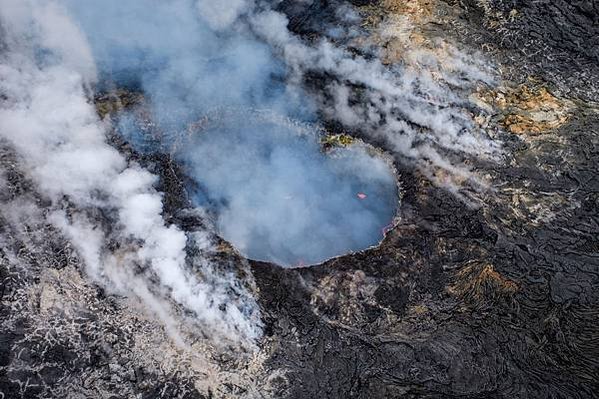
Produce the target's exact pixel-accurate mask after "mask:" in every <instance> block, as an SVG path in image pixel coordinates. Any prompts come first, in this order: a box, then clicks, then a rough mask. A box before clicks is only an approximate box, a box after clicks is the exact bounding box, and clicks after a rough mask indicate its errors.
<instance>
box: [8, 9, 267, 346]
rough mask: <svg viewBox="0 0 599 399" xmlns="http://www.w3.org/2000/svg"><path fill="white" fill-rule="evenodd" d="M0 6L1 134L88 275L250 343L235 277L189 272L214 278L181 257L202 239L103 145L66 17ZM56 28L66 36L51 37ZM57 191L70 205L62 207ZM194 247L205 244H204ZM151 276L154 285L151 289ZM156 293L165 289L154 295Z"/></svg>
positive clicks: (81, 48) (253, 325)
mask: <svg viewBox="0 0 599 399" xmlns="http://www.w3.org/2000/svg"><path fill="white" fill-rule="evenodd" d="M0 12H1V18H2V19H1V21H2V28H3V29H4V31H5V33H6V35H5V37H4V43H3V45H4V46H5V49H4V51H3V53H2V64H1V66H0V90H1V93H2V95H3V97H4V99H3V101H2V108H1V109H0V136H1V137H3V138H4V139H6V140H7V141H8V142H9V143H10V144H11V145H12V146H13V147H14V148H15V149H16V150H17V152H18V154H20V156H21V158H22V162H23V164H24V165H25V167H26V168H27V172H28V174H29V175H30V176H31V177H32V178H33V180H34V181H35V182H36V183H37V185H38V186H39V188H40V190H41V192H42V193H43V194H45V195H47V196H48V197H49V198H50V199H52V201H53V203H54V205H55V207H56V211H55V212H53V213H52V215H51V216H50V218H49V219H50V221H51V222H52V223H53V224H54V225H56V226H57V227H59V228H60V229H61V230H62V231H63V232H64V234H65V235H66V236H67V237H69V238H70V239H71V240H72V242H73V244H74V245H75V246H76V248H77V249H78V251H79V253H80V255H81V256H82V258H83V260H84V262H85V265H86V267H87V272H88V274H89V275H90V276H91V277H92V278H94V279H95V280H96V281H97V282H99V283H104V284H105V285H106V286H107V287H108V288H112V289H116V290H117V292H119V293H124V294H131V293H135V294H137V295H139V296H142V299H144V300H145V301H146V303H148V304H150V305H151V304H155V306H154V307H153V310H154V311H156V312H157V314H164V313H165V312H164V309H162V308H160V307H162V306H165V304H164V303H162V302H161V301H160V300H159V299H157V298H156V297H155V295H158V294H166V295H168V297H170V298H171V299H172V300H174V301H175V302H176V303H177V304H179V305H180V306H183V307H184V308H185V309H186V310H187V311H191V312H193V314H194V318H195V320H196V321H197V322H198V323H199V324H200V326H201V328H203V329H204V331H205V332H206V333H208V334H211V335H213V336H218V337H220V338H227V339H229V340H231V341H233V342H240V341H241V342H242V343H251V342H252V341H253V340H255V339H256V338H257V337H258V336H259V335H260V323H259V319H258V318H257V315H256V314H255V309H252V308H253V307H255V305H252V302H253V300H252V299H251V298H250V297H249V296H248V297H247V298H243V302H245V303H243V304H242V303H241V301H239V302H240V303H236V299H235V298H231V297H230V295H229V294H227V291H229V290H230V288H231V285H236V284H237V283H236V282H235V281H234V279H233V276H220V280H219V278H214V276H212V277H211V281H208V282H207V281H205V280H206V279H204V280H200V279H199V278H198V277H197V276H196V275H194V274H193V273H192V270H194V269H196V270H197V269H199V270H202V272H203V273H204V275H205V276H209V277H210V275H211V274H212V269H211V268H212V266H211V265H210V264H209V263H208V261H207V259H203V258H189V257H186V253H185V248H186V245H188V241H190V240H194V241H197V240H196V237H197V238H202V236H201V235H200V236H197V235H196V237H187V236H186V235H185V233H184V232H182V231H181V230H180V229H178V228H177V227H175V226H172V225H171V226H166V225H165V222H164V220H163V218H162V216H161V213H162V198H161V195H160V193H158V192H156V191H155V189H154V188H153V185H154V184H155V182H156V177H155V176H153V175H151V174H150V173H148V172H147V171H144V170H142V169H140V168H139V166H136V165H134V164H127V161H126V160H125V158H124V157H123V156H122V155H120V154H119V153H118V152H117V151H116V150H115V149H114V148H112V147H111V146H109V145H108V144H107V143H106V139H105V130H106V127H105V126H104V125H103V124H102V123H101V122H100V121H99V120H98V117H97V115H96V113H95V109H94V107H93V105H92V104H90V102H89V99H88V97H87V95H86V90H87V89H88V88H89V87H90V85H91V84H92V83H93V82H94V80H95V72H94V71H95V67H94V64H93V62H92V61H91V60H92V58H91V57H90V56H89V55H90V54H91V53H90V50H89V48H88V46H87V45H86V39H85V37H84V36H83V35H82V34H81V33H80V31H79V29H78V28H77V26H76V25H75V24H74V23H73V22H72V21H71V19H70V18H69V17H68V14H67V13H66V12H65V11H64V9H62V8H61V7H59V6H56V5H54V4H51V3H47V4H46V3H45V2H41V3H40V2H23V1H20V0H15V1H11V0H3V1H2V3H1V7H0ZM32 32H33V34H32ZM63 34H68V36H69V37H68V39H67V40H60V39H59V38H60V37H62V35H63ZM79 55H81V56H82V58H79V57H78V56H79ZM86 60H87V62H84V61H86ZM65 197H66V198H68V201H70V202H71V203H72V207H67V208H66V209H65V207H64V205H63V203H64V202H63V199H64V198H65ZM96 210H99V211H101V212H105V213H106V214H114V215H115V217H114V218H113V219H112V222H113V223H114V225H113V226H111V227H110V229H109V230H110V231H107V230H105V229H104V228H103V227H102V225H101V221H98V220H97V219H96V218H95V217H94V214H95V213H97V211H96ZM109 239H117V240H118V242H119V243H120V248H119V250H117V251H109V250H107V248H106V246H107V243H108V241H109ZM194 244H195V245H196V246H197V245H202V246H204V248H202V249H204V250H209V248H205V245H206V244H205V243H202V242H195V243H194ZM188 263H189V264H191V265H189V264H188ZM136 265H137V266H139V267H141V268H142V269H141V270H143V268H144V267H149V270H148V271H146V272H143V273H145V274H147V278H141V276H140V273H142V272H139V271H136V270H137V269H138V268H136V267H135V266H136ZM190 266H191V267H190ZM151 276H154V278H157V279H158V281H159V282H160V285H159V286H158V287H157V288H156V287H153V286H152V284H151V283H150V280H151V278H152V277H151ZM237 285H238V284H237ZM236 288H237V291H238V292H239V288H240V287H239V286H237V287H236ZM157 289H158V290H162V291H164V292H153V291H156V290H157ZM242 295H243V294H242ZM242 307H243V309H244V310H242ZM248 309H250V310H249V311H248Z"/></svg>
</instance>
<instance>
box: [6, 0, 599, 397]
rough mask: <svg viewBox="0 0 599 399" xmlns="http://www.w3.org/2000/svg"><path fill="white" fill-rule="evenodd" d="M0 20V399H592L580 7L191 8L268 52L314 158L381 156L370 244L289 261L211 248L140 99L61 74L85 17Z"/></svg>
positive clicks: (586, 59)
mask: <svg viewBox="0 0 599 399" xmlns="http://www.w3.org/2000/svg"><path fill="white" fill-rule="evenodd" d="M66 3H68V2H66ZM133 3H135V2H133ZM175 3H177V2H174V4H175ZM179 3H186V2H185V1H181V2H179ZM194 3H195V2H194ZM0 4H1V8H0V10H1V11H2V12H1V13H0V15H1V16H2V26H1V27H2V32H3V35H2V37H4V39H3V40H2V47H1V48H0V51H2V65H1V66H2V69H1V70H0V73H1V75H0V76H1V77H0V82H1V83H2V86H1V90H2V91H1V92H0V102H1V105H2V114H1V116H0V133H1V134H0V148H1V151H0V166H1V174H0V183H1V185H0V188H1V189H0V242H1V246H0V299H1V302H0V314H1V317H0V398H6V399H8V398H21V397H22V398H38V397H40V398H50V397H61V398H62V397H65V398H100V397H101V398H121V397H127V398H237V397H239V398H254V397H258V398H261V397H263V398H270V397H273V398H400V397H401V398H451V397H464V398H514V397H522V398H548V397H552V398H593V397H597V395H598V394H597V392H599V329H598V328H597V325H598V322H597V320H598V317H599V308H598V305H599V303H598V301H599V291H598V290H597V288H598V287H599V273H598V271H597V270H598V267H599V234H598V233H599V225H598V219H599V217H598V216H597V215H598V214H599V180H598V179H597V173H598V169H599V163H598V162H597V155H598V152H599V149H598V146H599V143H598V141H599V86H598V84H597V81H598V79H599V52H598V51H599V46H598V43H597V37H599V28H598V26H599V5H597V4H596V3H595V2H593V1H577V2H565V1H558V0H547V1H543V2H535V3H534V4H533V3H530V2H521V1H492V0H489V1H425V0H419V1H411V2H407V1H406V2H404V1H398V0H382V1H380V2H369V1H353V2H351V3H344V2H339V1H330V2H329V1H318V0H314V1H306V2H291V1H282V2H276V4H270V3H266V4H262V5H261V8H260V7H259V8H258V9H253V8H251V7H253V6H250V5H248V4H250V3H249V2H244V1H241V0H240V1H233V2H231V4H229V5H228V7H225V6H223V7H224V8H219V7H216V6H214V5H212V6H210V4H211V3H210V2H205V1H199V2H197V4H194V7H196V6H197V7H196V8H197V10H199V11H198V12H199V13H200V14H201V15H208V17H207V18H208V19H207V21H210V22H211V23H212V24H214V26H211V29H213V30H214V31H216V32H217V33H218V34H216V36H215V37H216V39H214V40H221V38H222V37H223V36H226V33H223V32H226V29H227V28H228V26H246V25H247V29H248V32H251V34H252V35H254V36H255V37H257V38H258V39H259V40H258V39H256V40H258V41H259V42H260V43H267V44H268V46H270V47H269V48H272V49H273V50H272V54H273V55H272V58H273V59H274V60H276V61H277V62H280V63H282V64H283V65H286V66H287V68H288V71H287V75H285V79H287V80H289V81H291V82H292V83H290V84H289V85H288V86H287V88H291V89H293V90H291V89H290V90H289V91H291V92H293V93H292V94H293V95H292V96H291V97H292V98H296V96H297V95H301V96H304V95H305V96H307V97H310V98H312V102H311V107H313V108H312V109H310V110H309V111H302V112H309V113H313V116H311V118H312V119H311V120H310V122H314V121H317V122H318V124H319V126H321V128H322V130H323V131H324V132H326V135H327V136H326V138H324V139H323V142H322V147H323V149H322V150H323V151H329V150H330V149H331V148H343V147H344V146H351V145H352V143H357V142H364V143H367V145H368V146H371V147H372V148H376V149H377V150H376V151H378V152H380V153H381V154H384V155H385V156H386V157H388V158H390V159H392V160H393V168H394V172H396V174H397V179H398V185H399V188H400V205H399V208H398V215H397V217H396V218H395V221H394V227H393V228H391V229H389V231H386V235H385V238H384V240H383V241H382V243H381V244H380V245H379V246H378V247H376V248H373V249H369V250H365V251H361V252H358V253H355V254H349V255H345V256H341V257H338V258H334V259H331V260H329V261H326V262H324V263H322V264H320V265H317V266H311V267H305V268H283V267H281V266H278V265H275V264H271V263H265V262H256V261H251V260H248V259H245V258H243V257H242V256H241V255H240V253H239V252H238V251H237V250H236V249H235V248H234V247H233V246H232V245H231V244H230V243H228V242H226V241H224V240H223V239H222V238H221V237H219V235H218V231H217V230H215V229H214V225H213V220H214V215H212V214H211V210H210V209H208V210H206V209H201V208H198V207H197V205H196V204H195V203H194V200H193V193H194V192H195V191H194V190H196V189H197V187H198V186H197V182H196V181H195V180H194V179H193V176H192V173H191V169H190V167H189V164H188V163H187V159H186V158H185V157H184V156H181V154H180V153H179V152H177V151H175V150H173V143H175V144H176V143H180V142H179V141H177V140H174V141H170V140H171V137H172V135H173V133H172V132H171V131H170V130H168V129H167V128H165V126H167V127H170V126H171V125H170V124H165V123H164V118H162V116H163V115H162V114H161V113H160V110H158V111H157V107H156V104H159V105H162V104H161V103H159V102H158V100H156V98H157V96H156V95H155V94H154V95H153V94H152V91H151V87H150V86H147V87H144V86H143V84H138V85H127V86H125V85H122V84H120V81H119V78H118V77H115V76H112V77H110V78H106V77H102V74H101V73H100V78H99V80H96V81H95V82H91V83H89V84H88V83H86V82H85V79H82V78H81V77H78V76H86V74H87V73H88V72H89V70H90V69H95V68H96V67H97V68H98V69H99V70H100V72H101V68H102V63H100V62H96V63H94V62H93V61H92V62H89V63H87V61H89V60H90V59H93V55H92V51H91V50H90V51H87V50H86V51H81V52H78V53H74V52H73V49H74V48H77V49H81V48H83V49H86V48H88V46H87V45H86V46H81V45H79V43H78V40H79V39H77V38H78V37H79V36H78V30H79V29H81V30H83V31H85V24H84V23H83V22H82V23H81V26H80V25H79V23H77V22H75V23H73V24H69V23H68V18H67V17H68V15H69V13H64V12H63V10H62V8H60V7H57V6H56V7H55V6H54V5H53V3H44V2H39V3H38V2H25V3H21V2H15V1H2V2H0ZM19 4H21V5H19ZM23 4H26V5H24V6H23ZM39 7H42V8H39ZM43 7H46V8H43ZM89 7H90V8H91V9H92V10H93V6H91V5H90V6H89ZM107 8H108V9H110V7H109V6H107ZM83 9H84V11H85V6H83ZM231 9H235V10H237V11H236V12H235V13H230V12H227V10H229V11H230V10H231ZM116 10H117V11H118V9H116ZM165 10H166V11H169V12H170V11H173V14H172V15H175V16H176V18H182V19H181V21H182V22H181V25H182V26H183V25H184V23H187V22H185V21H188V19H187V17H185V16H183V15H182V14H180V13H178V11H180V10H179V9H169V8H168V7H167V8H166V9H165ZM154 13H157V14H159V12H158V11H155V12H154ZM30 14H31V15H30ZM91 15H92V16H94V15H95V14H94V13H91ZM172 15H171V14H168V13H163V15H161V17H163V18H165V19H168V18H171V17H172ZM223 16H226V18H225V17H223ZM8 17H10V18H12V19H7V18H8ZM115 17H116V14H115ZM128 17H129V16H127V18H128ZM125 19H126V18H125ZM158 20H160V18H159V19H158ZM23 21H26V22H27V23H23ZM75 21H76V19H75ZM281 21H283V22H281ZM244 24H246V25H244ZM55 26H61V29H60V30H58V31H56V30H55V29H54V27H55ZM65 26H66V27H67V28H64V27H65ZM265 26H269V27H271V28H272V29H268V30H267V29H264V27H265ZM281 26H282V27H283V28H285V29H284V30H282V28H281ZM69 27H70V28H69ZM275 28H276V29H275ZM223 29H225V30H223ZM108 30H109V31H110V30H111V28H108ZM114 30H115V31H118V29H117V28H114ZM11 32H12V33H11ZM15 32H16V33H15ZM31 32H41V33H31ZM36 34H39V36H40V37H41V38H42V39H43V40H42V44H43V46H41V48H48V49H50V50H51V51H54V53H55V54H57V56H56V57H57V59H60V61H58V62H57V61H55V59H54V58H52V57H50V60H49V61H47V64H44V63H43V62H42V63H40V62H39V61H36V60H37V58H35V57H34V61H31V60H29V59H28V58H27V57H28V54H29V53H28V52H27V51H25V50H23V51H21V50H19V51H20V52H19V51H15V50H14V49H15V48H19V49H21V47H18V46H19V45H20V43H21V40H23V37H25V38H28V37H29V36H35V35H36ZM243 34H244V35H246V34H249V33H247V32H245V31H244V32H243ZM83 36H84V35H83ZM254 36H252V37H254ZM67 37H68V38H70V40H67V39H65V38H67ZM188 39H189V38H187V37H184V36H181V37H180V40H181V42H184V41H186V40H188ZM27 40H29V39H27ZM252 40H253V39H252ZM323 40H325V41H324V42H323ZM150 42H152V43H158V44H156V48H159V47H160V39H159V38H151V39H150ZM15 43H16V44H15ZM322 43H326V45H323V44H322ZM91 47H92V48H93V43H92V46H91ZM50 50H48V51H49V52H51V51H50ZM33 53H35V52H33ZM300 53H301V54H302V55H303V58H302V57H300V56H298V54H300ZM35 54H36V56H37V57H42V58H43V56H44V54H45V53H44V54H42V55H40V54H39V53H35ZM161 54H166V55H169V54H171V53H161ZM172 54H175V53H172ZM175 55H176V54H175ZM327 57H328V58H327ZM323 60H325V61H326V62H325V61H323ZM54 63H56V65H57V66H58V67H59V68H58V69H57V68H53V67H54V66H55V65H54ZM42 64H43V65H42ZM48 65H50V66H48ZM269 65H270V64H269ZM258 67H260V68H262V67H264V65H262V64H260V63H259V62H258ZM231 70H232V71H233V72H232V73H236V72H234V71H235V69H231ZM127 71H129V70H127ZM75 72H76V73H77V74H79V75H77V74H75ZM94 72H96V71H94ZM171 72H179V70H177V69H176V68H174V69H173V71H171ZM240 73H241V75H233V77H235V76H242V77H243V76H245V75H244V74H245V73H246V72H240ZM179 76H181V75H179ZM181 78H184V77H181ZM81 81H83V83H81ZM108 81H109V82H108ZM64 82H67V83H64ZM103 82H104V84H103ZM106 82H108V83H110V84H106ZM152 82H159V81H158V80H153V81H152ZM243 82H245V80H243ZM244 84H245V83H244ZM65 87H69V89H68V90H66V89H65ZM73 87H75V89H73ZM244 87H245V86H244ZM34 88H38V89H35V90H34ZM160 88H161V93H164V90H163V89H164V86H160ZM294 90H295V91H294ZM57 93H58V94H57ZM214 93H218V90H216V91H215V92H214ZM192 94H193V93H192ZM219 95H220V94H219ZM217 97H218V96H217ZM165 98H166V99H172V98H171V97H165ZM214 98H216V97H214ZM252 98H254V97H252ZM218 99H219V100H220V99H221V98H220V97H218ZM162 100H164V99H162ZM179 100H180V98H179ZM224 100H226V101H229V100H230V98H228V97H225V98H224ZM226 101H225V105H228V103H227V102H226ZM286 101H287V100H286ZM64 104H68V106H62V105H64ZM277 104H278V105H280V103H277ZM285 104H286V105H292V106H296V105H298V104H299V105H302V104H303V103H301V102H300V103H296V102H292V101H291V100H289V102H286V103H285ZM185 105H187V103H186V102H185V101H183V100H181V102H180V103H177V106H185ZM233 105H235V106H237V105H238V104H233ZM243 105H244V106H245V105H248V104H246V102H245V100H244V104H243ZM251 105H254V104H251ZM258 105H260V106H265V105H269V106H270V107H271V108H272V107H274V106H273V104H272V103H268V102H267V101H266V100H264V99H260V100H259V101H258ZM282 108H285V107H279V108H277V112H278V113H282V114H285V112H287V111H286V110H285V111H283V110H282ZM290 108H293V107H290ZM307 108H310V107H307ZM168 111H169V112H170V114H169V115H171V114H172V113H176V111H177V107H175V106H173V109H169V110H168ZM122 115H127V117H128V118H129V119H127V120H130V121H134V124H135V125H136V126H142V127H144V129H145V130H144V132H146V133H147V137H150V139H151V140H149V141H148V140H145V141H143V142H142V143H141V144H140V142H139V141H140V140H139V137H138V136H135V135H131V134H130V132H129V131H128V130H127V129H126V127H127V126H128V125H125V124H123V123H122V121H123V118H122ZM202 115H204V114H201V115H200V118H196V115H194V116H193V118H190V120H183V122H184V126H185V129H183V130H185V132H186V134H187V133H189V134H191V133H193V132H195V131H198V130H201V129H202V126H203V121H204V119H201V117H202ZM221 115H222V113H221ZM225 115H226V113H225ZM285 115H286V116H291V117H293V118H296V117H297V118H299V117H300V116H298V115H297V114H295V113H294V114H288V115H287V114H285ZM31 120H34V121H35V122H36V123H31V124H30V123H29V122H30V121H31ZM24 126H27V128H26V129H25V128H23V127H24ZM174 130H177V129H174ZM179 130H180V129H179ZM77 132H83V133H81V134H75V133H77ZM190 132H191V133H190ZM398 132H399V133H398ZM90 137H91V138H90ZM144 137H145V136H144ZM165 137H166V139H165ZM180 137H186V136H176V139H179V138H180ZM165 143H166V144H167V146H164V144H165ZM182 143H183V144H182V146H183V147H185V144H186V142H185V141H184V140H183V142H182ZM166 147H168V148H166ZM70 154H76V157H75V158H73V159H71V158H69V156H70ZM89 159H98V160H99V161H98V162H97V163H95V162H91V163H89V162H88V161H87V160H89ZM82 166H85V167H82ZM140 209H141V210H142V212H140V211H139V210H140ZM298 245H301V243H298Z"/></svg>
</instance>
